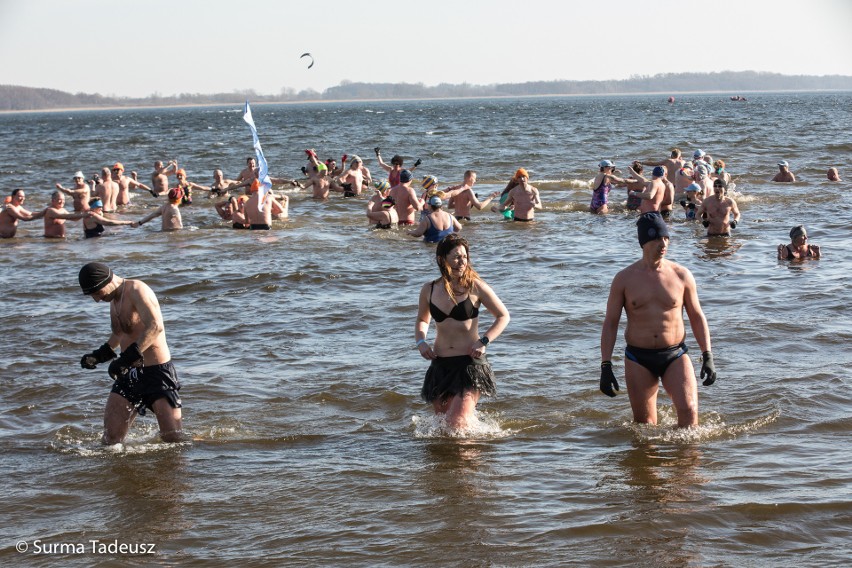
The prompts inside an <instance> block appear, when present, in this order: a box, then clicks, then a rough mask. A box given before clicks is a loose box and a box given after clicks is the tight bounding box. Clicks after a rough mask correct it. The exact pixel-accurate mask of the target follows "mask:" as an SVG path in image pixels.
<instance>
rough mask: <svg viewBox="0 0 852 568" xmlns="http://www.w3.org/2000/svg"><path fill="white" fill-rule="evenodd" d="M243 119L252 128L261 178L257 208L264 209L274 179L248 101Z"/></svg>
mask: <svg viewBox="0 0 852 568" xmlns="http://www.w3.org/2000/svg"><path fill="white" fill-rule="evenodd" d="M243 120H245V121H246V124H248V125H249V128H250V129H251V139H252V142H253V143H254V153H255V155H256V156H257V165H258V173H257V179H259V180H260V189H259V190H258V194H259V195H258V200H257V208H258V210H259V211H263V203H264V201H265V197H266V194H267V193H269V192H270V191H271V190H272V180H271V179H269V164H267V163H266V158H264V157H263V148H261V147H260V140H259V139H258V137H257V127H256V126H255V125H254V119H253V118H252V117H251V107H249V102H248V101H246V108H245V110H244V111H243Z"/></svg>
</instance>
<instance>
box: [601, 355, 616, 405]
mask: <svg viewBox="0 0 852 568" xmlns="http://www.w3.org/2000/svg"><path fill="white" fill-rule="evenodd" d="M613 389H615V390H613ZM617 390H620V389H619V388H618V381H616V380H615V375H614V374H613V372H612V363H610V362H609V361H604V362H603V363H601V392H602V393H604V394H605V395H607V396H612V397H614V396H615V391H617Z"/></svg>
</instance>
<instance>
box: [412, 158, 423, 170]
mask: <svg viewBox="0 0 852 568" xmlns="http://www.w3.org/2000/svg"><path fill="white" fill-rule="evenodd" d="M422 163H423V160H421V159H420V158H417V161H416V162H414V167H415V168H416V167H417V166H419V165H420V164H422Z"/></svg>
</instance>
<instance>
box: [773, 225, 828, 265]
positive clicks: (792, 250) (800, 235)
mask: <svg viewBox="0 0 852 568" xmlns="http://www.w3.org/2000/svg"><path fill="white" fill-rule="evenodd" d="M819 257H820V254H819V246H817V245H809V244H808V232H807V231H806V230H805V226H804V225H797V226H795V227H793V228H792V229H790V244H789V245H778V260H805V259H806V258H813V259H818V258H819Z"/></svg>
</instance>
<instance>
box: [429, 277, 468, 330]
mask: <svg viewBox="0 0 852 568" xmlns="http://www.w3.org/2000/svg"><path fill="white" fill-rule="evenodd" d="M434 291H435V282H432V288H431V289H430V290H429V313H430V314H432V317H433V318H435V321H436V322H438V323H440V322H442V321H444V320H445V319H447V318H453V319H454V320H458V321H467V320H472V319H474V318H477V317H479V308H477V307H476V306H474V305H473V302H471V301H470V294H468V295H467V298H465V299H464V301H463V302H459V303H458V304H456V305H455V306H453V309H452V310H450V313H448V314H445V313H444V312H442V311H441V310H440V309H438V306H436V305H435V304H433V303H432V292H434Z"/></svg>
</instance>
